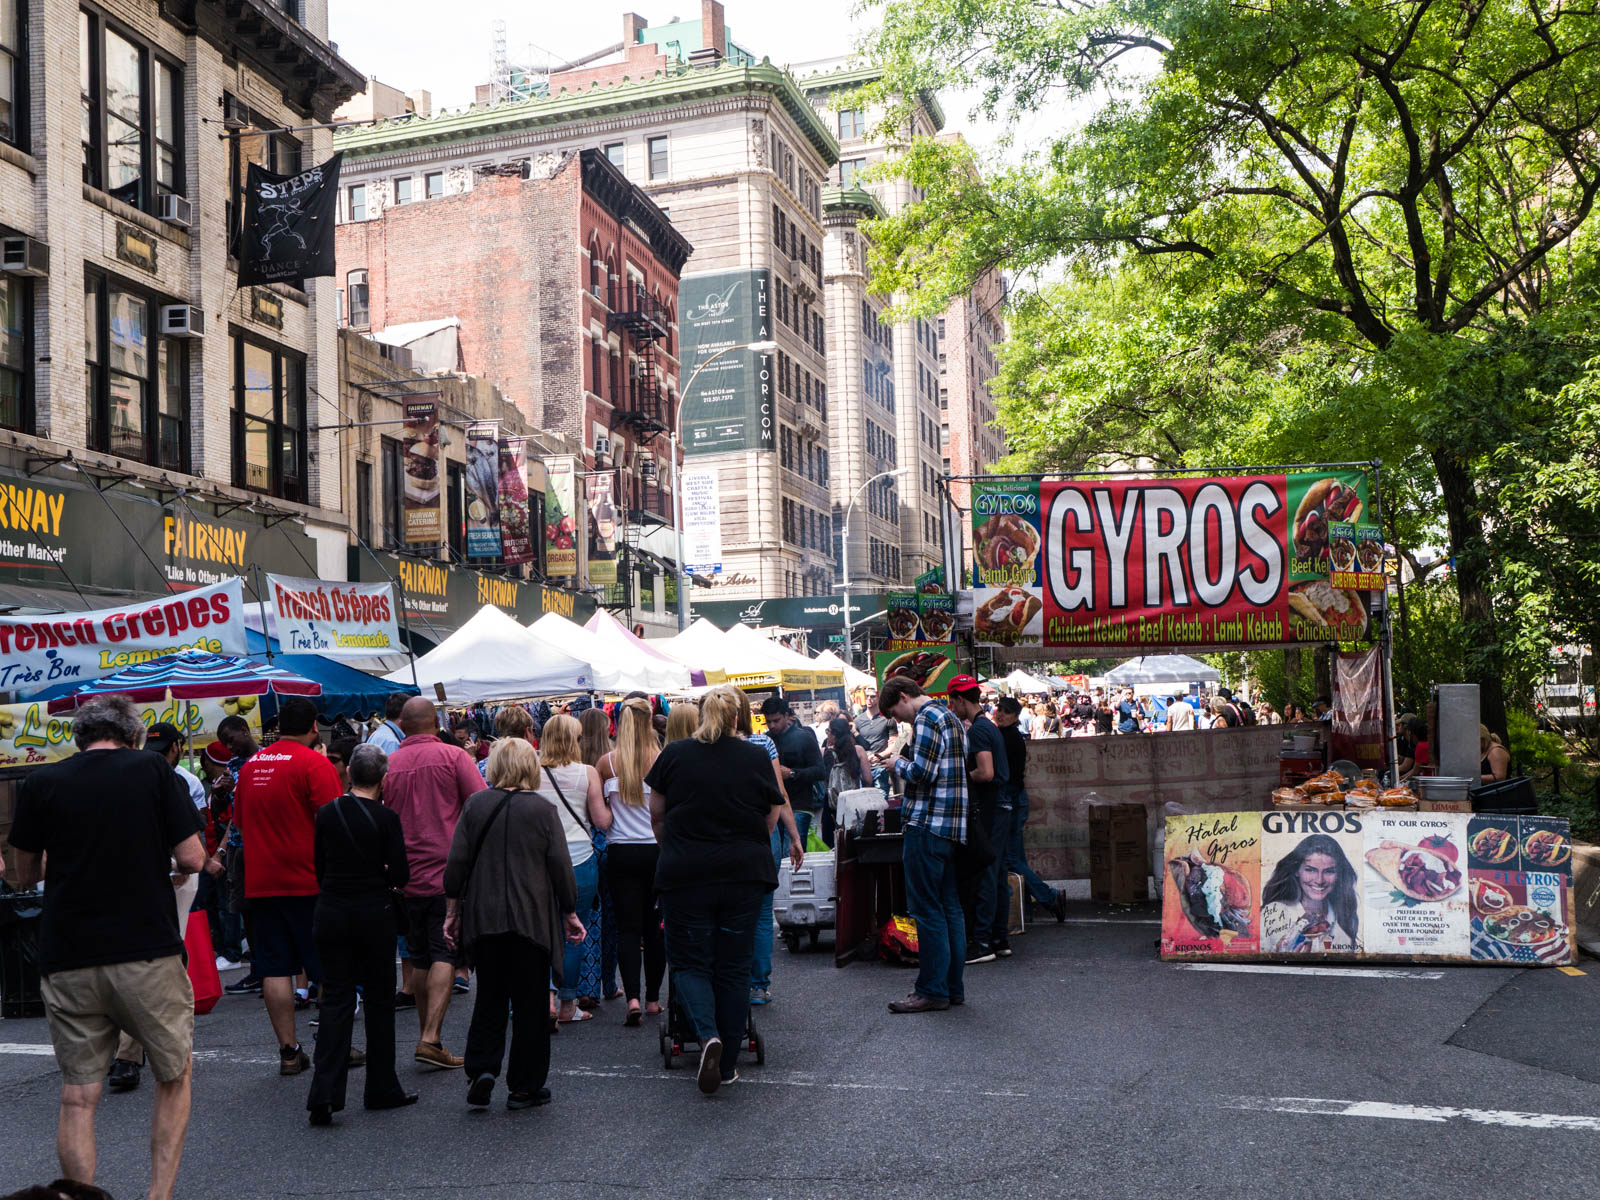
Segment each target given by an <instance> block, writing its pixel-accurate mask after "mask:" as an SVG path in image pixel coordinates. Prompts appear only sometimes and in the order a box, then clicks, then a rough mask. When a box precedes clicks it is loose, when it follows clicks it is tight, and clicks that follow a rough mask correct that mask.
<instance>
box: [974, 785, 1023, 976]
mask: <svg viewBox="0 0 1600 1200" xmlns="http://www.w3.org/2000/svg"><path fill="white" fill-rule="evenodd" d="M1016 821H1017V813H1016V810H1015V809H1014V808H1009V807H1007V805H1006V803H1005V799H1004V798H1002V799H1001V801H1000V803H998V804H996V805H995V806H994V820H993V821H992V822H991V823H990V825H989V844H990V845H991V846H993V847H994V861H993V862H992V863H990V864H989V865H988V867H986V868H985V869H984V872H983V877H982V878H981V879H980V880H979V881H978V900H977V903H976V905H974V913H973V923H974V924H975V925H976V926H977V928H976V929H975V930H974V931H973V934H974V936H973V940H974V941H977V942H982V943H984V944H985V945H986V946H989V947H991V948H992V947H994V946H997V945H999V944H1000V943H1001V942H1004V941H1005V940H1006V938H1007V936H1008V934H1009V933H1010V927H1011V921H1010V917H1011V881H1010V879H1009V878H1007V871H1006V866H1007V864H1006V851H1007V848H1008V847H1009V846H1010V845H1011V838H1012V834H1013V833H1014V831H1015V827H1016Z"/></svg>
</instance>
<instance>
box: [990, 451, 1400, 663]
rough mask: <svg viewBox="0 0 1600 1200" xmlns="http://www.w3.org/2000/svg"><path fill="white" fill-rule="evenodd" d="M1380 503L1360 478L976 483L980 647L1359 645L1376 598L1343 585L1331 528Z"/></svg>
mask: <svg viewBox="0 0 1600 1200" xmlns="http://www.w3.org/2000/svg"><path fill="white" fill-rule="evenodd" d="M1370 507H1371V499H1370V495H1369V484H1368V479H1367V476H1366V475H1364V474H1363V473H1362V472H1360V471H1315V470H1313V471H1308V472H1305V473H1295V474H1288V475H1250V476H1214V477H1205V478H1184V479H1180V478H1159V479H1100V480H1068V481H1050V480H1045V481H1038V480H1022V481H1011V480H992V481H978V482H975V483H974V484H973V501H972V510H973V538H972V543H973V557H974V566H973V575H974V593H973V627H974V631H975V634H976V638H977V641H978V642H979V644H982V645H996V646H1039V647H1049V648H1067V647H1086V648H1104V649H1106V650H1109V651H1111V652H1113V653H1115V652H1117V651H1119V650H1124V649H1126V650H1127V651H1129V652H1133V651H1135V649H1136V648H1138V647H1158V646H1160V647H1179V646H1202V645H1203V646H1271V645H1293V644H1298V643H1320V642H1329V641H1335V642H1354V641H1358V640H1359V639H1360V638H1361V637H1362V636H1363V634H1364V633H1365V632H1366V628H1367V607H1366V601H1365V599H1364V597H1363V596H1362V594H1361V593H1360V592H1358V591H1355V590H1354V589H1350V588H1336V587H1334V586H1333V585H1332V584H1331V583H1330V582H1329V576H1330V562H1329V550H1330V528H1331V526H1333V525H1334V524H1336V523H1346V522H1348V523H1352V524H1353V523H1355V522H1356V521H1357V520H1358V518H1359V517H1360V515H1361V514H1362V513H1363V512H1367V511H1369V510H1370Z"/></svg>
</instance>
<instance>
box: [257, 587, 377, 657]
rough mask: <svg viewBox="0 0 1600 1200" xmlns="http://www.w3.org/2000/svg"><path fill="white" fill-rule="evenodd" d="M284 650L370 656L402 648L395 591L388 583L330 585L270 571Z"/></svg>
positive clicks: (287, 652) (272, 593) (280, 643)
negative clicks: (273, 573)
mask: <svg viewBox="0 0 1600 1200" xmlns="http://www.w3.org/2000/svg"><path fill="white" fill-rule="evenodd" d="M267 591H268V593H269V594H270V595H271V597H272V606H273V609H274V610H275V611H276V613H277V615H278V645H279V646H280V647H281V648H282V650H283V652H284V653H285V654H325V655H328V656H329V657H330V658H371V657H373V656H374V655H378V654H390V653H394V652H396V651H401V652H403V651H404V647H403V646H401V644H400V631H399V629H398V627H397V626H396V624H395V608H394V589H393V588H392V587H391V586H390V585H389V584H387V583H329V582H327V581H326V580H322V579H295V578H291V577H290V576H288V575H270V574H269V575H268V576H267Z"/></svg>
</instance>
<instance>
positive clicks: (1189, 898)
mask: <svg viewBox="0 0 1600 1200" xmlns="http://www.w3.org/2000/svg"><path fill="white" fill-rule="evenodd" d="M1167 870H1168V871H1169V872H1170V873H1171V875H1172V879H1173V882H1174V883H1176V884H1177V885H1178V904H1179V906H1180V907H1182V909H1183V915H1184V916H1185V917H1186V918H1188V921H1189V924H1190V925H1192V926H1193V927H1194V929H1195V932H1197V933H1199V934H1200V935H1201V936H1202V937H1208V938H1209V937H1224V931H1226V936H1225V939H1224V940H1230V939H1232V938H1233V937H1234V936H1235V935H1237V934H1245V935H1248V934H1249V933H1250V884H1249V881H1247V880H1246V879H1245V877H1244V876H1243V875H1241V874H1239V872H1237V871H1235V870H1232V869H1231V868H1229V867H1224V866H1219V865H1218V864H1216V863H1208V862H1207V861H1206V860H1205V859H1204V858H1202V857H1201V856H1200V852H1199V851H1198V850H1191V851H1189V853H1188V855H1186V856H1185V857H1183V858H1175V859H1173V860H1172V861H1170V862H1169V863H1167Z"/></svg>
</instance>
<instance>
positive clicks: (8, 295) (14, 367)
mask: <svg viewBox="0 0 1600 1200" xmlns="http://www.w3.org/2000/svg"><path fill="white" fill-rule="evenodd" d="M32 284H33V280H31V279H24V278H20V277H18V276H15V275H6V276H0V425H3V426H5V427H6V428H7V429H19V430H21V431H22V432H24V433H29V432H32V428H33V353H32V348H31V345H30V343H31V342H32V339H33V288H32Z"/></svg>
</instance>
